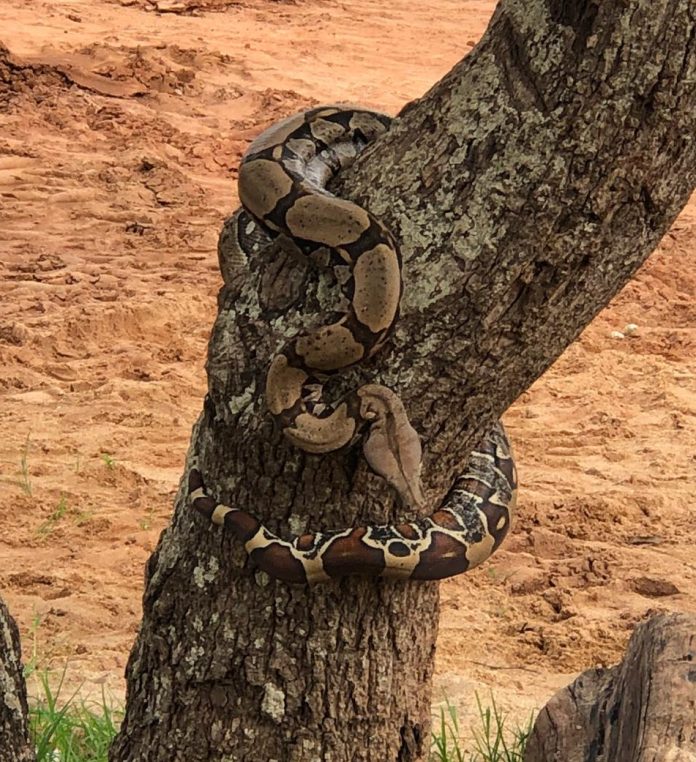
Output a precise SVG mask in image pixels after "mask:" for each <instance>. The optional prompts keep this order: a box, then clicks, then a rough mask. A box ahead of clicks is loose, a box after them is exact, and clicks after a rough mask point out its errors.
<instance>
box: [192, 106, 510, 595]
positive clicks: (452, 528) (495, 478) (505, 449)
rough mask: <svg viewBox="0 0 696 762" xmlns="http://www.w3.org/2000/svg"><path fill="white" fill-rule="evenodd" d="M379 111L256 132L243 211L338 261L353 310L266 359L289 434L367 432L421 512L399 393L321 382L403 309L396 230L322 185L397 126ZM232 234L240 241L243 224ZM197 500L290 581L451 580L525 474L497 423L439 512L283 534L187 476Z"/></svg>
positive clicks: (327, 114) (306, 446)
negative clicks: (328, 386)
mask: <svg viewBox="0 0 696 762" xmlns="http://www.w3.org/2000/svg"><path fill="white" fill-rule="evenodd" d="M389 124H390V119H389V117H387V116H384V115H382V114H377V113H374V112H371V111H366V110H364V109H360V108H353V107H346V106H320V107H317V108H314V109H310V110H308V111H304V112H302V113H300V114H297V115H295V116H291V117H289V118H287V119H284V120H282V121H280V122H278V123H277V124H275V125H273V126H271V127H270V128H268V129H267V130H266V131H265V132H263V133H262V134H261V135H260V136H259V137H258V138H256V140H254V141H253V143H252V144H251V146H250V147H249V149H248V151H247V152H246V154H245V155H244V156H243V158H242V161H241V164H240V170H239V197H240V201H241V203H242V206H243V209H244V210H245V212H246V214H247V215H249V217H250V218H251V220H252V221H253V222H252V223H251V224H252V226H253V224H254V223H255V224H256V225H258V226H260V227H261V229H262V230H264V231H265V232H266V233H267V234H268V235H270V236H271V237H272V238H280V239H281V240H282V242H283V243H285V244H287V245H290V246H291V247H292V248H293V249H295V250H296V251H298V252H299V253H300V254H302V255H303V256H305V257H307V258H308V259H310V260H311V261H314V262H316V263H320V264H324V265H329V266H331V267H333V268H334V272H335V274H336V279H337V281H338V282H339V283H340V284H341V289H342V293H343V297H344V304H345V308H344V309H343V310H342V311H341V312H338V313H336V314H334V315H332V316H330V317H331V318H332V320H331V322H328V324H327V325H324V326H322V327H321V328H318V329H315V330H313V331H310V332H307V333H300V334H299V335H297V336H295V337H294V338H293V339H291V340H290V341H289V342H287V343H286V345H285V346H284V347H283V348H282V349H281V350H280V352H279V353H278V354H277V355H276V356H275V357H274V358H273V360H272V361H271V364H270V367H269V370H268V373H267V376H266V388H265V399H266V403H267V405H268V408H269V410H270V412H271V414H272V415H273V416H274V418H275V419H276V421H277V422H278V424H279V426H280V428H281V430H282V432H283V434H284V436H285V438H286V439H287V440H288V441H289V442H291V443H292V444H293V445H295V446H297V447H299V448H301V449H302V450H304V451H306V452H309V453H325V452H330V451H333V450H338V449H340V448H342V447H346V446H349V445H351V444H353V443H355V442H356V441H357V440H358V439H362V440H363V452H364V454H365V458H366V460H367V462H368V464H369V465H370V467H371V468H372V469H373V470H374V471H375V472H376V473H378V474H379V475H380V476H382V477H383V478H384V479H385V480H386V481H387V483H388V484H390V485H391V486H392V487H393V488H394V489H395V490H396V491H397V492H398V494H399V495H400V497H401V499H402V502H403V503H404V504H405V505H406V506H408V507H411V508H421V507H422V506H423V505H424V498H423V494H422V491H421V486H420V462H421V446H420V440H419V438H418V435H417V433H416V432H415V430H414V429H413V427H412V426H411V424H410V423H409V421H408V417H407V415H406V412H405V410H404V407H403V405H402V403H401V400H400V399H399V397H398V396H397V395H396V394H395V393H394V392H392V391H391V390H390V389H388V388H386V387H384V386H381V385H378V384H366V385H364V386H361V387H359V388H358V389H357V390H355V391H352V392H349V393H347V394H346V395H344V396H343V397H342V398H341V399H339V400H338V401H337V402H335V403H333V404H331V403H329V402H327V401H326V400H325V399H324V396H323V386H324V384H325V382H326V380H327V379H328V378H329V377H330V376H332V375H334V374H336V373H338V372H340V371H341V370H344V369H346V368H349V367H350V366H353V365H355V364H357V363H359V362H362V361H364V360H366V359H367V358H369V357H371V356H372V355H373V354H374V353H375V352H377V351H378V350H379V349H380V347H381V346H382V345H383V344H384V342H385V341H386V340H387V338H388V337H389V335H390V333H391V331H392V329H393V327H394V324H395V323H396V321H397V319H398V314H399V301H400V297H401V292H402V278H401V254H400V252H399V247H398V245H397V243H396V241H395V240H394V237H393V236H392V234H391V233H390V232H389V231H388V230H387V229H386V227H385V226H384V225H383V224H382V223H381V222H380V221H379V220H378V219H377V218H376V217H374V216H373V215H372V214H370V213H369V212H368V211H367V210H365V209H363V208H362V207H360V206H358V205H357V204H355V203H353V202H351V201H348V200H345V199H341V198H338V197H336V196H334V195H332V194H331V193H329V191H328V190H327V186H328V184H329V182H330V181H331V179H332V178H333V177H335V176H336V175H337V174H338V172H340V170H341V169H343V168H345V167H346V166H348V165H350V164H351V163H352V162H353V161H354V160H355V158H356V156H357V155H358V154H359V153H360V152H361V151H362V150H363V149H364V148H365V147H366V146H367V145H368V144H369V143H370V142H371V141H373V140H374V139H375V138H376V137H377V136H379V135H380V134H381V133H383V132H385V131H386V130H387V129H388V128H389ZM237 219H238V226H239V229H238V230H237V239H238V242H239V246H240V247H241V248H242V249H244V246H245V234H246V231H245V223H244V221H243V220H244V218H243V217H238V218H237ZM188 490H189V500H190V502H191V505H192V506H193V508H194V509H195V510H197V511H198V512H199V513H201V514H203V515H204V516H206V517H207V518H208V519H209V520H211V521H212V522H214V523H216V524H220V525H223V526H225V527H228V528H229V529H230V530H231V531H232V532H233V533H234V534H235V535H236V536H237V537H239V539H240V540H241V541H242V542H243V543H244V545H245V548H246V550H247V552H248V554H249V556H250V558H251V560H252V563H253V564H255V565H256V566H258V567H259V568H261V569H263V570H264V571H265V572H267V573H268V574H269V575H270V576H272V577H275V578H278V579H282V580H285V581H287V582H310V583H313V582H321V581H325V580H328V579H331V578H336V577H343V576H347V575H351V574H362V575H371V576H382V577H391V578H402V579H406V578H410V579H442V578H444V577H450V576H453V575H455V574H460V573H462V572H465V571H467V570H468V569H471V568H472V567H474V566H476V565H477V564H480V563H481V562H482V561H484V560H485V559H486V558H488V557H489V556H490V555H491V553H493V552H494V551H495V550H496V548H497V547H498V546H499V545H500V543H501V542H502V540H503V539H504V537H505V535H506V534H507V532H508V530H509V528H510V524H511V522H512V518H513V514H514V508H515V502H516V492H517V475H516V470H515V464H514V460H513V458H512V453H511V449H510V445H509V442H508V439H507V436H506V434H505V431H504V429H503V427H502V424H500V423H497V424H496V425H495V426H494V428H493V429H492V430H491V431H490V432H489V434H488V435H487V436H486V438H485V439H484V440H483V442H482V443H481V445H480V446H479V447H478V448H477V449H476V450H474V452H473V453H472V454H471V456H470V458H469V461H468V462H467V464H466V467H465V469H464V471H463V472H462V473H461V474H460V475H459V476H458V477H457V478H456V479H455V481H454V484H453V485H452V487H451V489H450V491H449V492H448V493H447V495H446V496H445V498H444V499H443V500H442V502H441V504H440V506H439V508H438V509H437V510H436V511H435V512H434V513H432V514H431V515H430V516H428V517H422V518H418V519H415V520H414V521H410V522H406V523H402V524H394V525H370V526H363V527H356V528H351V529H341V530H330V531H323V532H317V533H314V534H304V535H299V536H295V537H292V538H291V539H289V540H284V539H281V538H280V537H278V536H277V535H275V534H273V533H272V532H270V531H269V530H268V528H267V527H265V526H264V525H263V524H262V523H261V522H260V521H259V519H258V518H256V517H255V516H253V515H252V514H250V513H249V512H247V511H245V510H243V509H241V508H236V507H232V506H227V505H222V504H218V503H217V501H215V500H214V499H213V498H212V497H210V496H209V495H208V494H207V492H206V488H205V485H204V481H203V477H202V475H201V472H200V471H199V470H198V469H196V468H194V469H192V470H191V471H190V473H189V484H188Z"/></svg>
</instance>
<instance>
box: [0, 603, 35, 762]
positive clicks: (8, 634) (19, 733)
mask: <svg viewBox="0 0 696 762" xmlns="http://www.w3.org/2000/svg"><path fill="white" fill-rule="evenodd" d="M27 714H28V706H27V687H26V684H25V682H24V675H23V673H22V652H21V649H20V645H19V630H18V629H17V625H16V624H15V621H14V619H13V618H12V617H11V616H10V612H9V611H8V610H7V606H5V604H4V603H3V602H2V601H1V600H0V759H1V760H2V762H32V760H34V759H36V757H35V755H34V751H33V749H32V747H31V744H30V743H29V729H28V726H27Z"/></svg>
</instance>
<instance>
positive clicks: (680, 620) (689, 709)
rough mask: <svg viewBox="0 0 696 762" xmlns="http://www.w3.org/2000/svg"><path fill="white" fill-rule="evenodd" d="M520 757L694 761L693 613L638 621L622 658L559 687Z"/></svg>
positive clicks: (579, 761)
mask: <svg viewBox="0 0 696 762" xmlns="http://www.w3.org/2000/svg"><path fill="white" fill-rule="evenodd" d="M524 761H525V762H696V616H695V615H689V614H660V615H658V616H655V617H653V618H652V619H650V620H648V621H647V622H645V623H643V624H641V625H639V626H638V627H637V628H636V630H635V632H634V633H633V636H632V637H631V640H630V642H629V644H628V648H627V650H626V656H625V657H624V660H623V661H622V662H621V664H619V665H617V666H615V667H611V668H610V669H591V670H588V671H587V672H583V673H582V674H581V675H580V676H579V677H578V678H577V680H575V681H574V682H573V683H571V684H570V685H569V686H567V687H566V688H564V689H563V690H562V691H559V692H558V693H557V694H556V695H555V696H554V697H553V698H552V699H551V700H550V701H549V703H548V704H547V705H546V706H545V707H544V709H543V710H542V711H541V713H540V714H539V716H538V718H537V721H536V723H535V725H534V730H533V731H532V735H531V738H530V740H529V743H528V745H527V750H526V753H525V757H524Z"/></svg>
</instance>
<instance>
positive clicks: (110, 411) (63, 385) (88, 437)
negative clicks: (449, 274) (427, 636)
mask: <svg viewBox="0 0 696 762" xmlns="http://www.w3.org/2000/svg"><path fill="white" fill-rule="evenodd" d="M493 6H494V3H493V2H483V0H482V1H481V2H467V3H462V2H461V1H460V0H432V2H429V3H427V4H413V3H411V2H408V1H407V0H394V1H393V2H391V3H389V4H387V5H385V4H384V3H382V2H376V1H375V0H363V2H358V1H357V0H345V2H341V3H333V2H329V1H328V0H299V1H298V2H297V3H296V4H288V3H278V2H270V1H269V2H262V1H261V0H249V1H248V2H247V1H246V0H245V2H242V3H230V2H222V0H218V1H217V2H204V1H203V0H201V2H198V3H193V2H190V0H157V2H155V0H121V2H120V3H119V2H109V1H108V0H68V1H66V2H61V3H55V2H53V3H50V2H42V1H41V0H37V1H36V2H32V3H26V2H24V1H23V0H5V2H4V3H3V14H2V15H3V25H2V28H1V29H0V41H2V42H4V44H5V45H6V46H7V47H8V48H9V51H10V52H9V53H8V52H7V51H4V52H2V51H1V50H0V126H1V130H0V203H1V206H0V294H1V296H2V299H1V300H0V401H1V404H0V425H1V426H2V433H3V436H2V441H1V442H0V526H1V535H0V536H1V537H2V540H0V593H1V595H2V597H3V598H4V599H5V600H6V602H7V603H8V605H9V606H10V609H11V611H12V612H13V613H14V615H15V617H16V618H17V620H18V622H19V625H20V628H21V632H22V636H23V641H24V650H25V654H26V655H27V656H29V655H30V654H31V652H32V649H34V648H35V650H36V657H37V659H38V660H39V662H40V663H41V664H44V665H53V666H54V667H60V666H61V665H62V664H63V663H64V662H65V661H66V660H67V661H68V675H69V677H70V678H71V680H72V681H73V682H77V681H82V680H84V681H85V685H84V688H83V690H84V691H86V692H87V693H90V692H93V691H94V690H95V689H97V687H98V686H99V685H101V684H106V686H107V687H108V688H109V689H110V691H111V692H112V693H113V694H115V695H116V696H117V697H119V696H122V692H123V687H124V683H123V669H124V666H125V663H126V659H127V657H128V652H129V649H130V647H131V644H132V641H133V637H134V635H135V633H136V630H137V627H138V623H139V620H140V614H141V608H140V597H141V593H142V580H143V566H144V563H145V561H146V559H147V558H148V555H149V554H150V552H151V551H152V550H153V548H154V546H155V544H156V542H157V538H158V535H159V533H160V531H161V530H162V529H163V527H165V526H166V524H167V522H168V521H169V518H170V513H171V508H172V502H173V497H174V494H175V491H176V489H177V487H178V482H179V479H180V477H181V474H182V468H183V463H184V454H185V452H186V448H187V446H188V442H189V436H190V431H191V426H192V424H193V422H194V420H195V419H196V417H197V415H198V413H199V411H200V409H201V405H202V398H203V395H204V393H205V388H206V379H205V373H204V369H203V363H204V358H205V353H206V346H207V337H208V333H209V331H210V328H211V325H212V321H213V318H214V315H215V312H216V307H215V299H216V293H217V290H218V288H219V287H220V283H221V279H220V275H219V273H218V268H217V259H216V251H215V249H216V241H217V234H218V231H219V229H220V226H221V223H222V221H223V219H224V218H225V216H227V215H228V214H230V213H231V211H232V210H233V209H234V208H235V207H236V205H237V199H236V190H235V182H234V181H235V177H236V166H237V163H238V161H239V158H240V156H241V154H242V152H243V151H244V149H245V147H246V145H247V144H248V141H249V140H250V138H252V137H253V136H254V135H255V134H257V133H258V132H259V130H260V129H262V128H263V127H265V126H267V125H268V124H269V123H270V122H272V121H274V120H276V119H278V118H280V117H282V116H285V115H287V114H289V113H292V112H294V111H297V110H299V109H301V108H304V107H306V106H309V105H313V104H317V103H320V102H340V101H347V102H358V103H362V104H364V105H366V106H371V107H374V108H378V109H380V110H384V111H386V112H388V113H395V112H396V111H398V110H399V109H400V108H401V106H402V105H403V104H404V103H405V102H406V101H408V100H410V99H413V98H415V97H417V96H419V95H420V94H422V93H423V92H424V91H425V90H427V89H428V88H429V87H430V86H431V85H432V84H433V83H434V82H435V81H437V80H438V79H439V78H440V77H441V76H442V75H443V74H445V73H446V72H447V71H448V70H449V68H450V67H451V66H452V65H453V64H454V63H455V62H456V61H457V60H459V59H460V58H461V57H462V56H463V55H464V54H465V53H466V52H467V51H468V50H469V49H470V48H471V47H472V46H473V45H474V44H475V41H476V40H477V39H478V38H479V37H480V35H481V34H482V32H483V30H484V29H485V26H486V24H487V22H488V19H489V17H490V14H491V13H492V10H493ZM426 41H427V42H426ZM424 43H425V44H424ZM695 265H696V200H692V202H691V203H690V204H689V206H687V208H686V209H685V210H684V212H683V213H682V215H681V216H680V217H679V218H678V220H677V221H676V223H675V224H674V226H673V227H672V229H671V231H670V232H669V233H668V234H667V236H666V237H665V239H664V240H663V241H662V243H661V245H660V247H659V249H658V250H657V251H656V252H655V253H654V254H653V255H652V257H651V258H650V260H649V261H648V263H647V264H646V265H645V266H644V267H643V268H642V269H641V271H640V272H639V274H638V275H637V277H636V278H635V280H634V281H633V282H631V283H630V284H629V285H628V286H627V287H626V288H625V289H624V291H623V292H622V293H621V294H620V295H619V296H618V297H617V298H616V299H615V300H614V301H613V302H612V303H611V304H610V305H609V306H608V307H607V308H606V309H605V310H604V311H603V312H602V313H601V314H600V315H599V317H598V318H597V319H596V320H595V321H594V322H593V323H592V325H591V326H590V327H589V328H588V329H587V330H586V331H585V332H584V333H583V335H582V336H581V337H580V338H579V339H578V340H577V341H576V342H575V343H574V344H573V345H572V346H571V347H569V348H568V350H567V351H566V352H565V354H564V355H563V356H562V357H561V358H560V360H559V361H558V362H557V363H556V364H555V365H554V367H553V368H552V369H551V370H550V371H549V372H548V373H546V374H545V375H544V377H543V378H542V379H540V380H539V381H538V382H537V383H536V384H535V385H534V386H533V387H532V388H531V389H530V390H529V391H528V392H527V393H525V394H524V395H523V396H522V397H521V398H520V399H519V400H518V402H517V403H516V404H515V405H514V406H513V407H512V408H511V409H510V411H509V412H508V413H507V415H506V416H505V421H506V424H507V426H508V430H509V433H510V435H511V437H512V439H513V441H514V442H515V445H516V453H517V457H518V461H519V472H520V479H521V492H520V506H519V514H518V519H517V524H516V526H515V529H514V534H513V536H512V537H511V539H510V540H509V541H508V542H507V543H506V545H505V546H504V549H502V550H501V551H499V553H498V554H497V555H496V556H495V557H494V558H493V559H492V560H491V562H489V563H488V564H486V565H484V566H483V567H482V568H480V569H477V570H476V571H474V572H473V573H471V574H469V575H465V576H463V577H460V578H457V579H453V580H449V581H446V582H444V583H443V584H442V618H441V622H440V634H439V640H438V653H437V677H436V686H435V687H436V690H435V699H436V700H440V699H442V698H443V697H445V696H446V697H449V699H450V700H451V701H452V702H453V703H455V704H457V705H459V707H460V713H461V715H463V716H462V724H463V726H464V727H466V726H467V725H468V724H469V719H470V717H469V715H470V713H471V712H472V709H473V707H475V699H474V693H473V692H474V690H478V691H479V692H481V693H482V694H483V698H484V701H485V700H487V692H488V690H489V689H490V690H491V691H493V693H494V694H495V696H496V697H497V699H498V701H499V702H500V704H501V705H502V706H503V707H505V708H507V709H510V710H512V712H513V714H515V715H516V716H518V717H520V719H523V718H524V716H525V715H526V714H527V713H528V711H529V710H530V709H532V708H534V707H539V706H540V705H541V704H543V703H544V702H545V701H546V700H547V699H548V697H549V696H550V694H551V693H552V692H553V691H554V690H555V689H556V688H558V687H560V686H561V685H563V684H565V683H566V682H568V681H569V680H570V679H572V678H573V676H574V675H575V674H576V673H577V672H578V671H580V670H583V669H585V668H587V667H590V666H593V665H598V664H610V663H612V662H615V661H616V660H618V658H619V657H620V654H621V651H622V649H623V647H624V646H625V644H626V641H627V639H628V637H629V635H630V633H631V631H632V629H633V627H634V626H635V624H636V623H637V622H639V621H640V620H642V619H643V618H645V617H646V616H648V615H649V614H650V613H652V612H655V611H663V610H675V611H696V565H695V564H694V559H693V547H694V541H695V539H696V532H695V531H694V526H693V491H694V483H695V481H696V479H695V478H694V476H695V474H696V426H695V425H694V424H695V423H696V378H695V371H696V298H695V294H696V267H695ZM629 323H635V324H636V325H637V326H638V327H637V330H636V331H635V333H634V334H632V335H630V336H627V337H625V338H623V339H622V338H615V337H613V336H612V332H613V331H616V330H619V331H620V330H622V329H623V328H624V327H625V326H626V324H629Z"/></svg>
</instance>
